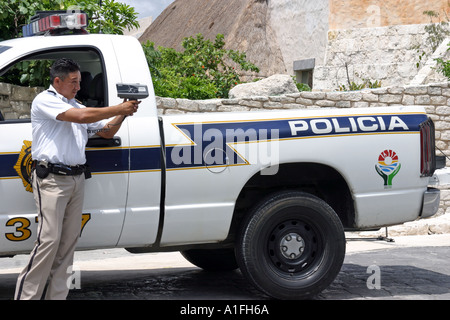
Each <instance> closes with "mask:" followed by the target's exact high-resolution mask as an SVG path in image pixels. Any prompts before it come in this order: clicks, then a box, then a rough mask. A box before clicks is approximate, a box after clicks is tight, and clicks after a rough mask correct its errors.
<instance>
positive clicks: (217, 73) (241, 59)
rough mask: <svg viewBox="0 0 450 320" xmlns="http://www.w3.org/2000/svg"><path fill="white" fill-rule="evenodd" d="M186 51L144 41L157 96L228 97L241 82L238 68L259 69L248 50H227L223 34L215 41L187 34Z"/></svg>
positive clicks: (188, 97) (185, 40)
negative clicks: (242, 51)
mask: <svg viewBox="0 0 450 320" xmlns="http://www.w3.org/2000/svg"><path fill="white" fill-rule="evenodd" d="M182 47H183V51H182V52H178V51H176V50H174V49H172V48H164V47H158V49H155V48H154V44H153V43H151V42H149V41H148V42H147V43H145V44H143V48H144V52H145V54H146V57H147V62H148V65H149V68H150V70H151V72H152V75H153V82H154V86H155V92H156V94H157V95H158V96H162V97H172V98H187V99H211V98H227V97H228V92H229V90H230V89H231V88H232V87H233V86H235V85H237V84H239V83H241V76H240V75H239V72H238V70H240V71H241V72H242V71H250V72H258V71H259V68H258V67H257V66H255V65H254V64H252V63H251V62H249V61H247V57H246V54H245V53H241V52H239V51H236V50H227V49H225V48H224V47H225V42H224V36H223V35H222V34H218V35H217V36H216V38H215V40H214V42H213V41H211V40H208V39H205V38H204V37H203V35H202V34H197V35H196V36H195V37H187V38H185V39H184V40H183V42H182Z"/></svg>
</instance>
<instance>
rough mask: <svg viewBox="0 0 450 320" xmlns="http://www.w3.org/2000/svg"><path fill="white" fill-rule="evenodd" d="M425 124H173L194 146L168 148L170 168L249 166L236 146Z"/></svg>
mask: <svg viewBox="0 0 450 320" xmlns="http://www.w3.org/2000/svg"><path fill="white" fill-rule="evenodd" d="M425 120H427V115H426V114H424V113H409V114H398V115H397V114H379V115H352V116H349V115H346V116H333V117H329V116H325V117H314V118H298V119H295V118H293V119H275V120H255V121H237V122H212V123H180V124H174V125H175V127H176V128H178V129H179V130H180V131H181V132H182V133H183V134H184V135H185V136H186V137H187V138H188V139H190V140H191V143H190V144H184V145H175V146H168V147H167V150H166V154H167V156H166V157H167V168H168V169H182V168H196V167H201V166H205V160H204V157H205V155H208V154H209V155H210V160H211V161H213V162H212V163H211V162H210V163H208V166H214V165H215V166H224V165H225V164H227V165H240V164H246V163H247V160H246V159H244V158H243V157H241V156H240V155H239V154H237V152H236V151H235V150H234V149H233V148H232V147H233V145H234V144H237V143H243V142H255V141H267V140H291V139H302V138H320V137H338V136H348V135H360V134H383V133H414V132H419V130H420V129H419V125H420V123H422V122H424V121H425ZM218 153H220V154H218Z"/></svg>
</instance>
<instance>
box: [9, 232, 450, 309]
mask: <svg viewBox="0 0 450 320" xmlns="http://www.w3.org/2000/svg"><path fill="white" fill-rule="evenodd" d="M394 240H395V242H385V241H373V240H366V241H362V240H349V241H348V245H347V255H346V259H345V261H344V265H343V267H342V270H341V272H340V274H339V275H338V277H337V278H336V280H335V281H334V283H333V284H332V285H331V286H330V287H329V288H328V289H326V290H325V291H324V292H322V293H321V294H320V295H319V296H318V297H317V299H318V300H361V299H364V300H366V299H376V300H380V299H389V300H390V299H402V300H409V299H426V300H429V299H433V300H434V299H437V300H450V267H449V261H450V235H434V236H421V237H415V236H408V237H398V238H394ZM26 259H27V257H26V256H17V257H14V258H7V259H0V299H2V300H9V299H11V297H12V296H13V292H14V286H15V280H16V278H17V274H18V272H19V270H20V268H22V266H23V265H24V264H25V263H26ZM76 267H77V268H78V270H79V271H78V272H79V273H78V275H80V276H79V278H76V279H75V280H74V285H75V286H81V288H79V289H74V290H71V292H70V294H69V297H68V299H69V300H112V299H114V300H115V299H117V300H118V299H120V300H147V299H149V300H191V301H195V300H197V301H199V300H222V301H229V300H239V301H250V300H253V301H252V303H255V300H258V301H261V303H264V301H267V302H269V301H268V300H270V299H269V298H268V297H267V296H265V295H264V294H262V293H260V292H259V291H257V290H255V289H254V288H253V287H252V286H250V285H249V284H248V282H247V281H246V280H245V279H244V278H243V276H242V274H241V273H240V272H239V271H235V272H229V273H208V272H204V271H202V270H200V269H198V268H196V267H194V266H193V265H191V264H190V263H189V262H187V261H186V260H184V258H182V257H181V255H180V254H179V253H157V254H141V255H132V254H129V253H128V252H126V251H125V250H122V249H108V250H95V251H87V252H77V254H76Z"/></svg>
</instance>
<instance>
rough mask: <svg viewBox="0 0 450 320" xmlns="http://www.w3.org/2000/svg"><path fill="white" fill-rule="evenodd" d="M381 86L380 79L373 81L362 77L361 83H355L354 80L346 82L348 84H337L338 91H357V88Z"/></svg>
mask: <svg viewBox="0 0 450 320" xmlns="http://www.w3.org/2000/svg"><path fill="white" fill-rule="evenodd" d="M380 87H381V81H378V80H375V81H371V80H368V79H363V82H362V83H356V82H354V81H352V82H350V83H349V84H348V86H346V85H344V84H341V85H340V86H339V91H357V90H362V89H366V88H369V89H375V88H380Z"/></svg>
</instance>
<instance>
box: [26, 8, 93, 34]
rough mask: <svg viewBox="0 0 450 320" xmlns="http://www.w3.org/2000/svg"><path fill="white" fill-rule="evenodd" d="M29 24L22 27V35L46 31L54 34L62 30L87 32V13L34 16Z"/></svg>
mask: <svg viewBox="0 0 450 320" xmlns="http://www.w3.org/2000/svg"><path fill="white" fill-rule="evenodd" d="M35 17H36V18H37V19H34V21H33V20H32V21H31V22H30V23H29V24H27V25H26V26H23V27H22V32H23V36H24V37H32V36H37V35H42V34H45V33H47V32H49V33H50V34H55V33H57V32H59V31H64V30H81V31H82V32H84V33H87V32H86V30H85V28H86V27H87V15H86V14H85V13H80V12H77V13H58V14H51V15H47V16H44V17H40V16H39V15H38V16H35Z"/></svg>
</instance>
